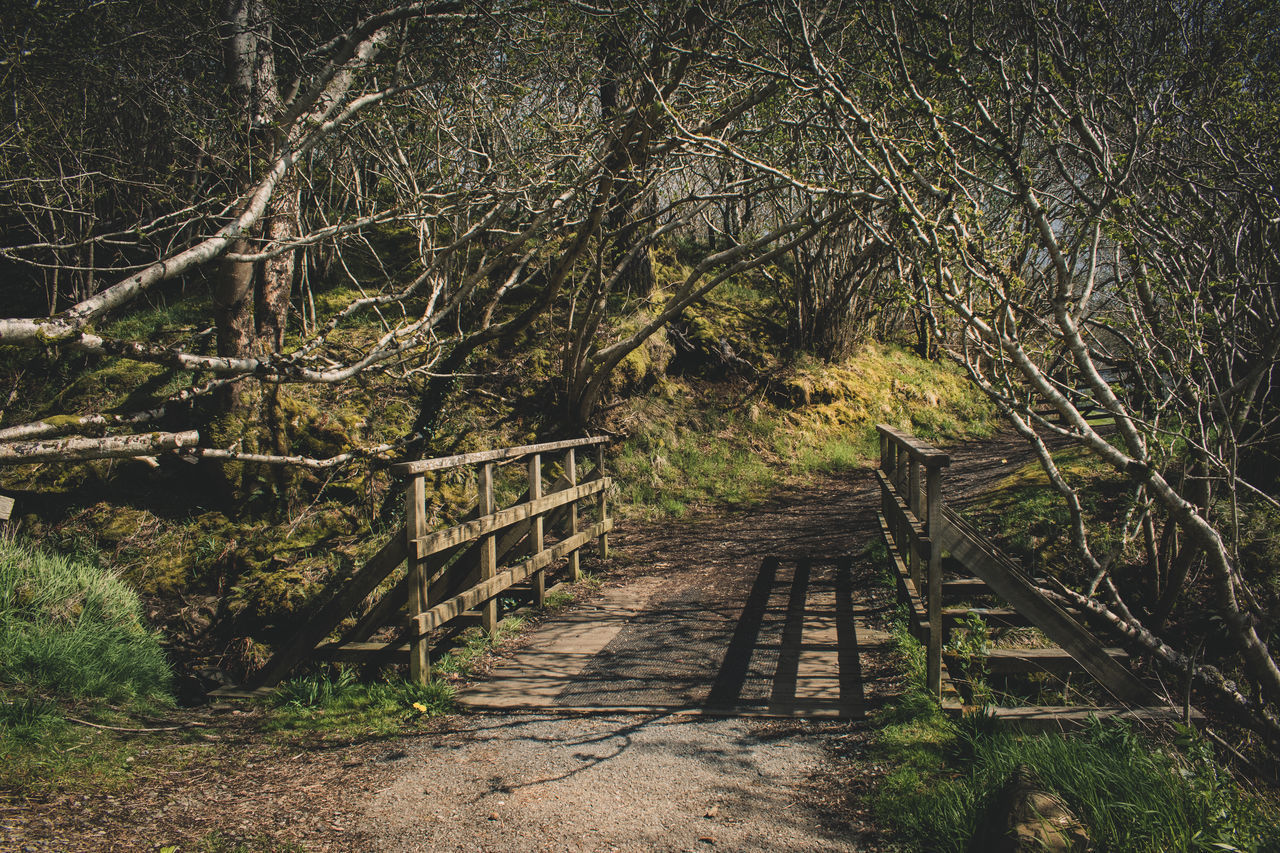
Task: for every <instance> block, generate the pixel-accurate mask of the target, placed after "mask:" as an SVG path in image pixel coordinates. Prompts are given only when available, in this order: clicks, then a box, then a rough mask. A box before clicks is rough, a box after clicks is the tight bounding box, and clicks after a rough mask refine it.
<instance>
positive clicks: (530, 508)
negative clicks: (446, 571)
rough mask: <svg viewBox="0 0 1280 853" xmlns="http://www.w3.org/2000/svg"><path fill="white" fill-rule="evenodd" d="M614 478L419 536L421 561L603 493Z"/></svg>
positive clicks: (416, 541)
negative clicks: (527, 519)
mask: <svg viewBox="0 0 1280 853" xmlns="http://www.w3.org/2000/svg"><path fill="white" fill-rule="evenodd" d="M612 483H613V480H611V479H610V478H608V477H604V478H602V479H596V480H590V481H588V482H585V483H583V484H582V485H579V486H572V487H570V488H567V489H564V490H562V491H559V492H552V493H551V494H549V495H547V496H546V497H541V498H538V499H536V500H530V501H526V502H525V503H522V504H516V505H515V506H513V507H510V508H508V509H503V510H499V511H498V512H495V513H493V514H492V515H486V516H485V517H484V518H477V519H475V520H474V521H467V522H463V523H462V524H458V525H455V526H453V527H450V528H447V529H445V530H438V531H435V532H432V533H428V534H427V535H426V536H423V537H422V538H420V539H415V540H414V546H415V549H416V551H417V557H418V559H419V560H422V559H425V558H427V557H430V556H431V555H432V554H436V553H439V552H440V551H444V550H445V549H447V548H452V547H453V546H455V545H461V544H462V543H464V542H470V541H471V540H472V539H475V538H477V537H479V536H484V535H486V534H489V533H494V532H496V531H498V530H501V529H503V528H504V527H510V526H511V525H513V524H518V523H519V522H521V521H524V520H525V519H526V518H529V517H530V516H534V515H537V514H539V513H543V512H547V511H548V510H553V509H556V508H558V507H562V506H564V505H565V504H569V503H573V502H574V501H579V500H582V499H583V498H585V497H590V496H591V495H594V494H596V493H597V492H603V491H604V490H605V489H607V488H609V486H610V485H612Z"/></svg>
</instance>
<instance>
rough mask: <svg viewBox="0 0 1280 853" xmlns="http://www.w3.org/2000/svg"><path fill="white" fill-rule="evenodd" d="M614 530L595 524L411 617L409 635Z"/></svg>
mask: <svg viewBox="0 0 1280 853" xmlns="http://www.w3.org/2000/svg"><path fill="white" fill-rule="evenodd" d="M611 529H613V522H612V521H611V520H605V521H602V522H599V523H598V524H594V525H592V526H591V527H590V528H588V529H587V530H584V531H582V532H581V533H578V534H576V535H574V536H571V537H570V538H568V539H565V540H564V541H562V542H558V543H556V545H555V546H554V547H552V548H549V549H547V550H546V551H543V552H542V553H540V554H538V555H537V556H535V557H532V558H530V559H528V560H525V561H524V562H523V563H521V564H520V565H518V566H513V567H511V568H510V569H507V570H506V571H505V572H499V573H498V574H497V575H496V576H494V577H492V578H489V579H488V580H486V581H482V582H481V583H479V584H477V585H476V586H473V587H472V588H471V589H469V590H467V591H466V592H464V593H462V594H460V595H455V596H454V597H453V598H450V599H449V600H448V601H442V602H440V603H439V604H437V605H435V606H434V607H432V608H431V609H430V610H428V611H426V612H425V613H418V614H416V615H414V616H411V617H410V618H409V630H410V632H411V633H414V634H418V635H420V634H424V633H426V632H427V631H431V630H433V629H434V628H437V627H439V626H440V625H443V624H444V623H446V622H448V621H449V620H450V619H453V618H454V617H456V616H457V615H458V614H460V613H463V612H464V611H467V610H470V609H471V608H473V607H475V606H476V605H477V604H480V603H481V602H483V601H488V600H489V599H491V598H493V597H494V596H496V595H498V594H500V593H501V592H502V591H503V590H504V589H506V588H507V587H509V586H511V585H512V584H515V583H519V582H520V581H522V580H524V579H525V578H527V577H528V576H529V575H531V574H533V573H534V572H536V571H537V570H538V569H544V568H546V567H547V566H549V565H551V564H552V563H554V562H555V561H556V560H558V559H560V558H561V557H563V556H565V555H566V554H569V553H571V552H572V551H575V550H577V549H578V548H581V547H582V546H583V545H584V544H586V543H587V542H590V541H591V540H592V539H595V538H597V537H598V536H599V535H600V534H601V533H607V532H609V531H610V530H611Z"/></svg>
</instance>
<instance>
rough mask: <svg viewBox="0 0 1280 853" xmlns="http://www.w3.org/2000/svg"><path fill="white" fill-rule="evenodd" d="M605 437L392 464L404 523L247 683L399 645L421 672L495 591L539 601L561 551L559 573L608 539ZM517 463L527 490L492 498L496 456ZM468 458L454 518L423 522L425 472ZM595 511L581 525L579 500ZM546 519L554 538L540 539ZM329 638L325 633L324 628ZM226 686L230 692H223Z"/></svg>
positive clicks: (486, 615) (487, 614)
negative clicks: (588, 466) (585, 462)
mask: <svg viewBox="0 0 1280 853" xmlns="http://www.w3.org/2000/svg"><path fill="white" fill-rule="evenodd" d="M607 442H608V439H607V438H579V439H573V440H569V441H557V442H550V443H543V444H530V445H524V446H521V447H507V448H503V449H500V450H485V451H480V452H476V453H464V454H460V455H456V456H447V457H443V458H438V459H424V460H422V461H419V462H405V463H401V464H399V465H396V466H394V467H393V468H392V471H393V472H394V473H396V474H399V475H401V476H403V477H405V478H406V479H407V482H406V485H405V504H404V505H405V522H404V525H403V527H401V528H400V529H399V531H398V532H397V533H396V534H395V535H393V536H392V537H391V539H390V540H389V541H388V542H387V543H386V544H385V545H384V546H383V547H382V549H381V550H379V551H378V553H377V554H375V555H374V556H373V558H372V559H370V560H369V561H368V563H366V564H365V565H364V566H363V567H362V568H361V569H360V570H359V571H357V572H356V573H355V574H354V575H352V577H351V578H350V579H348V580H346V581H345V582H344V583H343V584H342V586H341V588H340V589H339V590H338V591H337V592H336V593H335V594H334V595H333V596H332V597H331V598H330V600H329V601H328V603H326V604H325V605H324V606H323V607H322V608H320V610H319V611H318V612H317V613H316V614H315V615H314V616H312V617H311V618H310V619H309V620H308V621H307V622H306V623H305V624H303V625H301V626H299V628H298V629H297V631H296V632H295V635H294V637H293V638H292V640H291V642H290V643H288V644H287V645H285V646H284V647H283V648H282V649H281V650H280V651H279V652H277V653H276V655H275V656H274V657H272V658H271V660H270V661H268V662H267V664H266V666H265V667H263V669H262V671H261V672H260V673H259V675H258V677H257V679H256V680H255V682H254V683H253V685H252V687H253V688H254V690H255V691H261V690H263V689H267V688H271V687H273V686H274V685H276V684H278V683H279V682H280V681H281V680H283V679H284V678H285V677H287V676H288V675H289V674H290V673H291V672H292V671H293V670H294V669H295V668H296V667H297V666H298V665H299V664H300V663H302V662H303V661H306V660H309V659H313V658H317V657H321V658H334V659H343V660H358V661H361V662H364V663H380V662H390V661H392V660H393V659H394V656H395V655H397V654H399V655H403V654H407V655H408V662H409V673H410V677H411V678H412V679H414V680H416V681H420V682H425V681H426V680H427V678H428V675H429V672H430V649H431V646H432V644H433V642H441V641H445V640H447V639H449V638H450V637H451V636H453V635H456V634H457V633H458V632H459V631H460V630H462V629H464V628H467V627H470V626H472V625H477V624H478V625H482V626H483V627H484V629H485V630H486V631H489V632H492V631H493V630H494V628H495V627H496V625H497V622H498V615H499V614H498V608H499V603H500V599H503V598H507V599H517V598H523V599H525V600H527V601H530V602H531V603H532V604H533V605H534V606H537V607H541V606H542V605H543V602H544V600H545V595H546V590H547V574H548V572H549V571H550V570H552V569H553V568H554V567H556V565H557V564H558V562H559V561H562V560H563V561H565V565H564V574H565V575H566V576H567V579H568V580H570V581H576V580H578V579H579V577H580V574H581V569H580V556H579V551H580V550H581V548H582V547H583V546H584V545H587V544H588V543H590V542H592V541H593V540H594V541H595V542H597V543H598V547H599V553H600V554H601V556H607V555H608V550H609V538H608V537H609V531H610V530H611V529H612V527H613V522H612V520H611V519H610V518H609V512H608V503H607V499H606V494H607V491H608V489H609V486H610V483H611V481H610V479H609V478H608V477H606V476H605V474H604V445H605V444H606V443H607ZM584 449H590V450H592V451H594V454H593V456H594V468H593V469H592V470H590V471H588V472H586V476H583V475H582V473H580V471H579V451H580V450H584ZM551 454H555V455H556V457H557V458H558V460H559V465H558V466H556V467H558V469H559V476H558V477H557V478H556V480H555V481H554V482H553V483H552V484H551V486H550V487H549V488H546V487H544V484H543V482H544V481H543V473H544V469H545V468H546V467H548V465H550V464H553V462H552V460H551V458H550V455H551ZM517 462H523V463H524V465H523V470H522V471H521V472H520V473H521V475H522V476H521V478H520V479H522V480H523V481H524V483H523V486H524V490H523V493H522V494H521V495H520V497H519V498H518V499H517V500H516V501H515V502H514V503H513V504H512V505H510V506H507V507H505V508H503V509H498V507H497V491H498V490H497V488H496V483H495V477H496V475H497V472H498V468H499V466H507V465H510V464H511V463H517ZM467 469H474V482H475V488H476V504H475V506H474V507H472V509H471V511H470V515H471V516H473V517H471V518H469V519H468V520H466V521H463V522H462V523H459V524H455V525H452V526H450V527H446V528H444V529H442V530H428V529H427V528H428V519H429V517H430V508H429V507H428V506H427V503H426V495H427V489H426V477H427V476H428V475H435V476H440V475H443V474H444V473H445V472H451V471H455V470H460V471H464V472H465V471H466V470H467ZM588 503H589V504H590V505H591V506H589V507H588V508H589V509H593V510H594V512H595V516H596V518H595V521H594V522H592V523H591V524H589V525H587V526H586V527H585V528H582V527H581V518H580V515H579V509H580V508H581V507H582V506H583V505H584V504H588ZM548 528H551V529H552V530H554V529H557V528H558V529H559V534H560V536H559V540H558V541H556V542H555V543H554V544H552V545H550V546H548V544H547V536H548V533H549V532H551V531H550V530H549V529H548ZM331 636H332V637H335V639H332V640H327V639H326V638H329V637H331ZM226 693H230V691H226Z"/></svg>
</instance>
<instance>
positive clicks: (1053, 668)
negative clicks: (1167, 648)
mask: <svg viewBox="0 0 1280 853" xmlns="http://www.w3.org/2000/svg"><path fill="white" fill-rule="evenodd" d="M1103 652H1104V654H1106V655H1108V656H1109V657H1110V658H1111V659H1112V660H1115V661H1123V660H1128V659H1129V654H1128V653H1127V652H1126V651H1125V650H1124V649H1104V650H1103ZM986 665H987V671H988V672H990V673H991V674H992V675H1013V674H1016V673H1022V672H1050V673H1053V674H1055V675H1065V674H1066V673H1069V672H1083V671H1084V667H1083V665H1082V664H1081V663H1080V661H1078V660H1076V659H1075V658H1074V657H1072V655H1071V654H1070V653H1069V652H1068V651H1067V650H1066V649H1059V648H1052V649H991V650H990V651H989V652H988V653H987V656H986Z"/></svg>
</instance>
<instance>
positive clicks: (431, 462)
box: [390, 435, 612, 476]
mask: <svg viewBox="0 0 1280 853" xmlns="http://www.w3.org/2000/svg"><path fill="white" fill-rule="evenodd" d="M610 441H612V439H611V438H609V436H607V435H601V436H595V437H594V438H571V439H568V440H566V441H549V442H545V443H543V444H524V445H521V446H519V447H503V448H500V449H498V450H477V451H476V452H474V453H459V454H457V455H456V456H441V457H438V458H436V459H419V460H418V461H417V462H397V463H396V464H395V465H392V466H390V470H391V473H393V474H400V475H402V476H406V475H413V474H423V473H425V472H427V471H443V470H446V469H448V468H457V467H458V466H460V465H474V464H476V463H478V462H501V461H503V460H505V459H519V458H520V457H522V456H531V455H533V454H535V453H550V452H551V451H553V450H568V449H569V448H573V447H591V446H593V445H597V444H608V443H609V442H610Z"/></svg>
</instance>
